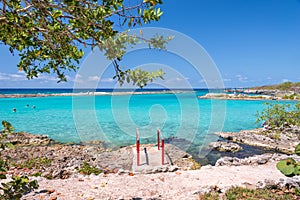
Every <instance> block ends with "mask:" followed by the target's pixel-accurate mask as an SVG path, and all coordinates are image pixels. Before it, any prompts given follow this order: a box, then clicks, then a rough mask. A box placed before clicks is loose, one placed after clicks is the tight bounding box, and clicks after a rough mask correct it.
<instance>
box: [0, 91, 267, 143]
mask: <svg viewBox="0 0 300 200" xmlns="http://www.w3.org/2000/svg"><path fill="white" fill-rule="evenodd" d="M99 91H109V90H99ZM0 92H1V93H2V94H3V93H6V94H13V93H22V94H23V93H68V92H72V90H71V89H61V90H57V89H52V90H47V89H40V90H37V89H26V90H20V89H15V90H11V89H5V90H0ZM207 92H208V91H207V90H196V91H193V92H188V93H180V94H145V95H120V96H111V95H106V96H76V97H71V96H55V97H35V98H0V120H7V121H9V122H11V123H12V124H13V126H14V127H15V129H16V131H26V132H30V133H33V134H46V135H48V136H49V137H51V138H53V139H55V140H58V141H60V142H82V141H90V140H104V141H107V142H109V143H111V144H113V145H128V144H134V142H135V136H136V128H139V133H140V135H141V142H142V143H148V142H154V141H155V139H156V131H157V129H160V130H161V132H162V133H163V136H164V137H165V138H179V139H182V140H186V141H189V142H191V143H193V144H196V145H203V144H207V142H210V141H213V140H215V139H216V137H215V136H214V132H216V131H232V132H235V131H240V130H246V129H253V128H257V127H258V126H259V125H257V124H255V120H256V117H255V114H256V112H257V111H261V110H262V109H263V106H262V101H242V100H236V101H235V100H230V101H225V100H209V99H198V98H197V96H199V95H204V94H206V93H207ZM27 105H29V106H27ZM33 107H35V108H33ZM13 108H16V110H17V112H13Z"/></svg>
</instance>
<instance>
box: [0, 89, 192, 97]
mask: <svg viewBox="0 0 300 200" xmlns="http://www.w3.org/2000/svg"><path fill="white" fill-rule="evenodd" d="M188 92H192V90H164V91H144V92H141V91H124V92H117V91H115V92H93V91H91V92H76V91H75V92H73V93H37V94H0V98H32V97H53V96H54V97H55V96H105V95H111V96H121V95H147V94H179V93H188Z"/></svg>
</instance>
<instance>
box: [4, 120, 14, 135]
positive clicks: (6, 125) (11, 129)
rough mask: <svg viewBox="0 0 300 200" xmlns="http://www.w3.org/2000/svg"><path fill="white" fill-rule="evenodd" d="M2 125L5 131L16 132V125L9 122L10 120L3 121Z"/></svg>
mask: <svg viewBox="0 0 300 200" xmlns="http://www.w3.org/2000/svg"><path fill="white" fill-rule="evenodd" d="M2 126H3V130H2V132H3V133H13V132H14V130H15V129H14V127H13V126H12V125H11V123H9V122H8V121H4V120H3V121H2Z"/></svg>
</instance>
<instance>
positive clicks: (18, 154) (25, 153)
mask: <svg viewBox="0 0 300 200" xmlns="http://www.w3.org/2000/svg"><path fill="white" fill-rule="evenodd" d="M0 134H1V133H0ZM3 142H4V143H7V142H10V143H12V144H13V145H14V146H13V147H12V148H6V149H5V150H2V151H1V158H2V159H4V160H6V161H7V162H8V164H9V168H8V172H7V173H8V174H20V175H30V176H42V177H46V178H49V179H57V178H61V179H65V178H69V177H70V176H71V175H72V174H77V173H80V172H81V169H84V168H85V169H87V170H90V169H92V168H93V169H98V170H99V171H103V172H104V173H118V172H119V173H124V172H131V171H132V164H133V156H134V155H133V151H132V148H133V146H127V147H122V148H121V147H114V148H111V147H110V146H109V145H107V144H106V143H104V142H102V141H91V142H88V143H84V144H62V143H59V142H56V141H53V140H52V139H50V138H49V137H47V136H43V135H42V136H41V135H32V134H28V133H13V134H9V135H8V136H7V138H6V139H5V140H3ZM142 147H143V146H142ZM142 147H141V148H142ZM165 151H166V153H167V154H168V157H169V158H170V160H171V161H172V162H171V163H170V164H169V165H168V166H167V167H165V168H157V169H156V170H154V171H149V172H147V173H156V172H166V171H174V170H177V169H194V168H199V167H200V166H199V165H197V163H196V162H195V161H194V160H193V159H192V158H191V156H190V155H189V154H188V153H186V152H185V151H182V150H181V149H179V148H177V147H176V146H174V145H171V144H166V146H165ZM87 164H88V165H87Z"/></svg>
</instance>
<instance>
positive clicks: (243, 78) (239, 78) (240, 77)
mask: <svg viewBox="0 0 300 200" xmlns="http://www.w3.org/2000/svg"><path fill="white" fill-rule="evenodd" d="M235 77H236V78H237V79H238V80H239V81H240V82H248V77H246V76H243V75H241V74H238V75H236V76H235Z"/></svg>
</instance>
